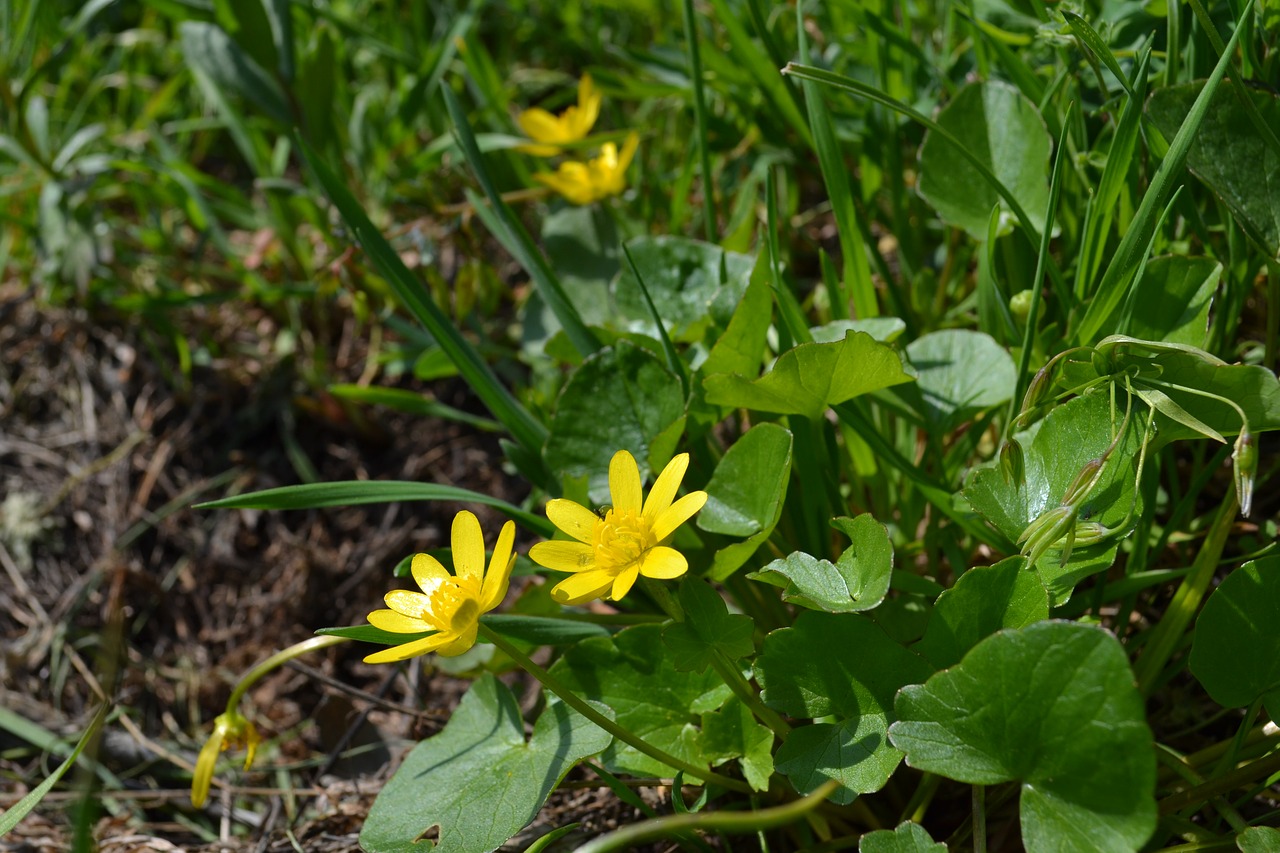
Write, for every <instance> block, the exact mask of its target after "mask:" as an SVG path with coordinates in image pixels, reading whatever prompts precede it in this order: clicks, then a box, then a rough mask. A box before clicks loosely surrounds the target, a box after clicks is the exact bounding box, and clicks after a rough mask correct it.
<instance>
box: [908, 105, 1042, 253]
mask: <svg viewBox="0 0 1280 853" xmlns="http://www.w3.org/2000/svg"><path fill="white" fill-rule="evenodd" d="M938 124H939V125H940V126H941V127H943V128H945V129H946V130H948V131H949V132H950V133H951V135H952V136H953V137H954V138H955V139H956V140H957V141H959V142H960V144H961V145H963V146H964V147H965V148H967V149H968V150H969V152H971V153H972V154H974V155H976V156H977V157H978V159H979V160H981V161H982V163H983V164H984V165H985V166H986V167H987V168H988V169H990V171H991V172H992V173H993V174H994V175H995V176H996V177H997V178H998V179H999V180H1000V182H1001V183H1002V184H1004V186H1005V187H1007V188H1008V190H1009V192H1010V193H1011V194H1012V195H1013V196H1014V198H1016V199H1017V200H1018V203H1019V204H1020V205H1021V206H1022V208H1023V209H1024V210H1026V211H1027V212H1028V216H1029V217H1030V219H1031V222H1032V224H1033V225H1034V227H1035V228H1036V230H1037V233H1038V232H1039V231H1040V230H1042V229H1043V227H1044V211H1045V209H1046V208H1047V207H1048V205H1049V152H1050V150H1051V149H1052V147H1053V137H1052V136H1051V135H1050V134H1049V130H1048V128H1046V127H1045V123H1044V120H1043V119H1042V118H1041V117H1040V114H1039V113H1038V112H1037V111H1036V106H1035V104H1033V103H1032V102H1031V101H1029V100H1028V99H1027V98H1026V97H1024V96H1023V95H1022V94H1021V93H1019V92H1018V90H1017V89H1015V88H1014V87H1013V86H1010V85H1009V84H1007V83H1001V82H998V81H991V82H986V83H972V84H970V85H968V86H966V87H965V88H963V89H961V90H960V92H959V94H957V95H956V96H955V98H954V99H952V101H951V103H949V104H947V106H946V107H944V108H943V109H942V112H940V113H939V114H938ZM920 194H921V195H922V196H924V197H925V200H926V201H928V202H929V204H931V205H933V208H934V209H935V210H937V211H938V213H939V215H941V216H942V218H943V219H944V220H946V221H947V222H948V223H950V224H952V225H955V226H957V227H959V228H963V229H964V230H965V231H967V232H969V235H970V236H971V237H973V238H974V239H975V240H985V239H987V220H988V219H989V218H990V216H991V208H992V207H994V206H996V205H997V204H1001V203H1002V202H1001V199H1000V196H999V195H998V194H997V193H996V191H995V190H994V189H992V188H991V185H990V183H989V182H988V181H987V179H986V178H985V177H984V176H983V175H982V174H981V173H980V172H979V171H978V170H977V169H975V168H974V167H973V165H972V164H971V163H970V162H969V160H968V159H967V158H966V157H964V156H963V155H961V154H960V152H959V151H958V150H957V148H956V145H955V144H954V143H952V142H951V140H949V139H947V138H945V137H943V136H941V135H938V134H936V133H934V132H933V131H930V132H929V133H927V134H926V135H925V138H924V144H923V145H921V146H920Z"/></svg>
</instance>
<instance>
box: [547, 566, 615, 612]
mask: <svg viewBox="0 0 1280 853" xmlns="http://www.w3.org/2000/svg"><path fill="white" fill-rule="evenodd" d="M611 586H613V576H612V575H611V574H609V573H608V572H606V571H604V570H600V571H594V572H579V573H578V574H576V575H570V576H569V577H567V578H565V579H564V580H562V581H560V583H558V584H556V585H555V586H554V587H553V588H552V589H551V597H552V598H554V599H555V600H556V601H558V602H559V603H561V604H582V603H583V602H586V601H591V600H592V599H595V598H601V597H602V596H604V594H605V593H607V592H608V591H609V588H610V587H611Z"/></svg>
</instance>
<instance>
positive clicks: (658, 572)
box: [640, 545, 689, 580]
mask: <svg viewBox="0 0 1280 853" xmlns="http://www.w3.org/2000/svg"><path fill="white" fill-rule="evenodd" d="M687 571H689V561H688V560H686V559H685V558H684V554H681V553H680V552H679V551H677V550H676V549H675V548H668V547H667V546H666V545H658V546H656V547H653V548H650V549H649V550H648V551H645V552H644V553H643V554H641V555H640V574H642V575H644V576H645V577H647V578H658V579H659V580H670V579H671V578H678V577H680V576H681V575H682V574H684V573H685V572H687Z"/></svg>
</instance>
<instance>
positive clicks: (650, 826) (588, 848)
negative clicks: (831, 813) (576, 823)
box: [578, 779, 840, 853]
mask: <svg viewBox="0 0 1280 853" xmlns="http://www.w3.org/2000/svg"><path fill="white" fill-rule="evenodd" d="M839 787H840V783H839V782H837V781H835V780H834V779H831V780H828V781H826V782H823V783H822V786H821V787H819V788H818V790H816V791H814V792H813V793H812V794H810V795H809V796H807V797H805V798H803V799H800V800H796V801H794V802H790V803H786V804H784V805H781V806H774V807H773V808H768V809H760V810H759V811H749V812H699V813H696V814H694V813H689V814H677V815H668V816H666V817H660V818H655V819H653V820H646V821H641V822H640V823H633V824H631V825H629V826H625V827H623V828H622V829H619V830H616V831H614V832H611V833H609V834H608V835H602V836H600V837H599V838H595V839H593V840H592V841H590V842H589V843H587V844H584V845H583V846H582V847H579V848H578V853H608V851H611V850H630V849H633V848H635V847H636V846H637V845H640V844H643V843H645V842H647V841H654V840H656V839H659V838H666V837H668V836H670V835H673V834H675V833H678V832H682V831H687V830H699V829H700V830H705V831H710V832H722V833H745V832H759V831H762V830H765V829H773V828H774V827H777V826H785V825H786V824H788V823H792V822H793V821H796V820H799V819H800V818H802V817H804V816H805V815H806V814H808V813H809V812H811V811H813V810H814V809H816V808H817V807H818V806H820V805H821V804H822V801H823V800H825V799H826V798H827V797H829V796H831V794H833V793H835V791H836V789H838V788H839Z"/></svg>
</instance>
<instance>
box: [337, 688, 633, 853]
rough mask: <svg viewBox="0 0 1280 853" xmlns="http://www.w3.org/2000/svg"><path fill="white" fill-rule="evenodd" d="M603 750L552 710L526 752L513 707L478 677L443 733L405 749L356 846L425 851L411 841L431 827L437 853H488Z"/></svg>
mask: <svg viewBox="0 0 1280 853" xmlns="http://www.w3.org/2000/svg"><path fill="white" fill-rule="evenodd" d="M611 740H612V738H611V736H610V735H609V734H607V733H606V732H604V731H603V730H602V729H600V728H598V727H597V726H596V725H595V724H594V723H591V722H589V721H587V720H586V719H585V718H583V717H581V716H579V715H578V714H575V713H573V712H572V711H571V710H569V708H568V707H567V706H565V705H564V704H562V703H560V702H552V703H550V704H549V705H548V706H547V709H546V710H545V711H543V712H542V716H541V717H539V718H538V722H537V723H536V724H535V725H534V729H533V736H532V737H531V738H530V739H529V741H528V742H526V741H525V739H524V722H523V720H521V718H520V707H519V706H518V705H517V704H516V699H515V697H514V696H512V695H511V691H510V690H508V689H507V687H506V686H504V685H503V684H502V683H501V682H499V681H498V680H497V679H496V678H494V677H493V676H491V675H485V676H482V677H481V678H480V680H478V681H477V682H476V683H475V684H474V685H472V687H471V689H470V690H469V691H467V695H466V696H464V697H463V698H462V703H461V704H460V705H459V706H458V709H457V710H456V711H454V713H453V716H452V717H450V719H449V722H448V724H447V725H446V726H445V727H444V731H442V732H440V734H438V735H435V736H434V737H430V738H427V739H426V740H424V741H422V742H421V743H419V744H418V745H417V746H416V747H414V749H413V751H412V752H410V753H409V756H408V757H407V758H406V759H405V760H404V764H402V765H400V769H399V770H397V771H396V774H395V775H394V776H392V777H391V779H390V781H388V782H387V784H386V785H384V786H383V788H382V791H381V792H380V793H379V794H378V798H377V799H376V800H375V801H374V803H373V808H372V809H370V811H369V816H368V818H367V819H366V821H365V824H364V828H363V829H362V830H361V831H360V845H361V847H363V848H364V849H365V850H367V851H369V853H416V851H423V850H430V849H432V847H431V846H430V844H429V843H427V844H423V843H421V842H419V841H418V839H419V838H421V837H422V835H423V834H424V833H425V832H427V830H429V829H431V828H432V827H436V828H437V831H438V837H439V841H438V842H437V844H436V845H435V848H434V849H436V850H438V851H440V853H486V851H489V850H494V849H496V848H497V847H499V846H501V845H502V844H503V843H504V842H506V840H507V839H508V838H510V837H511V836H513V835H515V834H516V833H517V832H519V831H520V830H521V829H523V828H524V827H525V825H527V824H528V823H529V822H530V821H531V820H533V818H534V817H535V816H536V815H537V813H538V810H539V809H540V808H541V807H542V804H543V802H544V801H545V800H546V798H547V795H548V794H549V793H551V791H553V790H554V789H555V787H556V786H557V785H559V784H560V780H561V779H563V778H564V775H565V774H566V773H568V772H569V769H570V768H572V767H573V765H575V764H577V763H578V762H579V761H581V760H582V759H583V758H586V757H587V756H589V755H594V754H595V753H597V752H599V751H600V750H602V749H604V748H605V747H606V746H607V745H608V744H609V742H610V741H611ZM479 816H482V819H477V818H478V817H479Z"/></svg>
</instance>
